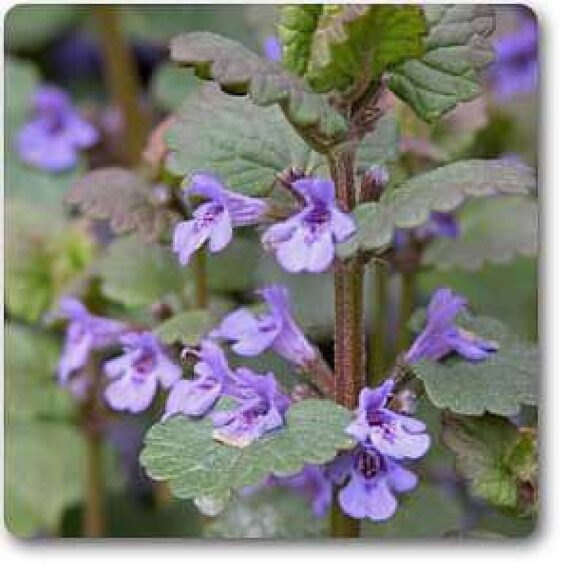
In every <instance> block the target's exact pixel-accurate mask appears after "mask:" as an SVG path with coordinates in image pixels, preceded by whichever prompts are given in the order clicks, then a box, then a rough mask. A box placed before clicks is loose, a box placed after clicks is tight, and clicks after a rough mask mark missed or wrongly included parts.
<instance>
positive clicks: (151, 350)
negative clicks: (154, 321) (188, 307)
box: [104, 332, 182, 414]
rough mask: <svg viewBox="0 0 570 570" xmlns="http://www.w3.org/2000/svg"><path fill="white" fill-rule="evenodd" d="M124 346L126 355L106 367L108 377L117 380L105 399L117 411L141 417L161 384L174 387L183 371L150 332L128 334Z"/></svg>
mask: <svg viewBox="0 0 570 570" xmlns="http://www.w3.org/2000/svg"><path fill="white" fill-rule="evenodd" d="M121 343H122V344H123V349H124V354H123V355H122V356H119V357H117V358H113V359H112V360H109V361H107V362H106V363H105V366H104V372H105V374H106V375H107V376H108V377H109V378H110V379H111V380H113V382H111V384H109V386H107V389H106V390H105V399H106V400H107V403H108V404H109V406H110V407H111V408H113V409H114V410H126V411H128V412H131V413H133V414H137V413H139V412H142V411H144V410H146V409H147V408H148V407H149V406H150V404H151V402H152V400H153V399H154V396H155V394H156V391H157V389H158V386H159V384H160V385H161V386H162V387H163V388H170V387H171V386H172V385H173V384H174V382H176V381H177V380H179V379H180V377H181V375H182V370H181V369H180V367H179V366H177V365H176V364H174V363H173V362H172V361H171V360H170V359H169V358H168V356H167V355H166V354H165V353H164V350H163V348H162V347H161V345H160V343H159V341H158V339H157V338H156V337H155V336H154V335H153V334H152V333H150V332H142V333H135V332H131V333H127V334H124V335H123V336H122V337H121Z"/></svg>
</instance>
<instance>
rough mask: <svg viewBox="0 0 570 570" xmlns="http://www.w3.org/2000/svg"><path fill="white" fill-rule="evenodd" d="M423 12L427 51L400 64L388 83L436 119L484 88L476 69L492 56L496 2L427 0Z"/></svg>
mask: <svg viewBox="0 0 570 570" xmlns="http://www.w3.org/2000/svg"><path fill="white" fill-rule="evenodd" d="M424 12H425V15H426V19H427V22H428V35H427V37H426V38H425V40H424V43H425V48H426V53H425V54H424V55H423V56H422V57H421V58H419V59H413V60H409V61H406V62H404V63H403V64H402V65H400V66H399V67H397V68H396V69H395V70H394V71H393V72H392V74H391V77H390V82H389V87H390V89H391V90H392V91H394V93H396V95H398V97H400V98H401V99H402V100H403V101H405V102H406V103H407V104H408V105H410V107H412V109H413V110H414V111H415V112H416V113H417V114H418V115H419V116H420V117H421V118H422V119H424V120H426V121H432V120H434V119H437V118H438V117H439V116H440V115H441V114H442V113H445V112H446V111H449V110H450V109H452V108H453V107H454V106H455V105H456V104H457V103H459V102H462V101H470V100H471V99H474V98H475V97H477V95H479V94H480V92H481V89H480V86H479V78H478V72H479V71H480V70H481V69H482V68H483V67H485V66H486V65H487V64H488V63H490V61H492V59H493V48H492V45H491V42H490V39H489V36H490V35H491V33H492V32H493V29H494V26H495V23H494V7H493V6H486V5H483V4H456V5H453V4H449V5H440V4H428V5H426V6H424Z"/></svg>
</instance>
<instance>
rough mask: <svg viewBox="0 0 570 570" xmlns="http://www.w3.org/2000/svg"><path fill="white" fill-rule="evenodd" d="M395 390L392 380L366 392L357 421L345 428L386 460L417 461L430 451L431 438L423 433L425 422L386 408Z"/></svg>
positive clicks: (363, 390) (362, 398) (361, 397)
mask: <svg viewBox="0 0 570 570" xmlns="http://www.w3.org/2000/svg"><path fill="white" fill-rule="evenodd" d="M393 388H394V380H393V379H392V378H389V379H388V380H386V382H384V383H383V384H382V386H380V387H379V388H376V389H371V388H363V389H362V391H361V392H360V398H359V402H358V409H357V411H356V419H355V420H354V421H353V422H352V423H351V424H350V425H349V426H348V427H347V428H346V433H348V434H349V435H352V436H353V437H355V438H356V439H357V440H358V441H359V442H360V443H365V444H369V445H371V446H372V447H374V448H375V449H376V450H377V451H378V452H380V453H382V454H383V455H385V456H387V457H391V458H393V459H418V458H420V457H421V456H422V455H424V453H425V452H426V451H427V450H428V449H429V446H430V437H429V435H427V434H426V433H424V432H425V429H426V426H425V424H424V423H423V422H421V421H419V420H416V419H414V418H411V417H409V416H405V415H402V414H397V413H396V412H393V411H392V410H389V409H388V408H387V404H388V399H389V397H390V396H391V394H392V390H393Z"/></svg>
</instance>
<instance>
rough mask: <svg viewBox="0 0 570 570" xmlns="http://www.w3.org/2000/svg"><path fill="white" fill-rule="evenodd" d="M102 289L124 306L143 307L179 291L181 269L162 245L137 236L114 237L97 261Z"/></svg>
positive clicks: (181, 285) (183, 276)
mask: <svg viewBox="0 0 570 570" xmlns="http://www.w3.org/2000/svg"><path fill="white" fill-rule="evenodd" d="M99 274H100V276H101V279H102V282H103V283H102V289H103V293H104V294H105V295H106V296H107V297H108V298H109V299H112V300H113V301H117V302H119V303H122V304H123V305H125V306H127V307H144V306H148V305H151V304H153V303H157V302H160V301H163V300H165V298H167V297H168V296H171V295H180V294H181V293H182V291H183V289H184V286H185V271H184V269H183V268H182V267H180V266H179V265H178V263H177V261H176V259H175V258H174V255H173V254H172V253H171V252H170V251H169V250H168V249H167V248H166V247H164V246H161V245H158V244H154V243H153V244H148V243H143V242H141V240H140V238H138V236H128V237H125V238H121V239H117V240H115V241H114V242H113V243H112V244H111V245H110V246H109V250H108V251H107V252H106V255H105V256H104V257H103V258H102V259H101V261H100V263H99Z"/></svg>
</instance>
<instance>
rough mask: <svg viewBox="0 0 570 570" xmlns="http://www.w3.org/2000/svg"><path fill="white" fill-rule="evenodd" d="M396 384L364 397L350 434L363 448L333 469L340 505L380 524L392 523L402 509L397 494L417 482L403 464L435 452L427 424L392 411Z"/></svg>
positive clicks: (353, 514) (367, 392) (388, 382)
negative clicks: (395, 514) (432, 449)
mask: <svg viewBox="0 0 570 570" xmlns="http://www.w3.org/2000/svg"><path fill="white" fill-rule="evenodd" d="M393 389H394V380H393V379H391V378H390V379H388V380H386V381H385V382H384V383H383V384H382V386H380V387H379V388H377V389H374V390H373V389H370V388H364V389H363V390H362V392H361V393H360V399H359V404H358V409H357V410H356V419H355V420H354V421H353V422H352V423H351V424H350V425H349V426H348V427H347V429H346V431H347V433H348V434H349V435H352V436H353V437H354V438H355V439H356V441H357V442H358V445H357V446H356V448H355V449H354V450H352V451H351V452H349V453H346V454H344V455H341V456H340V457H339V458H338V459H337V461H336V462H335V463H333V465H332V466H331V468H330V473H331V477H332V478H333V480H334V481H335V482H336V483H337V484H344V483H346V481H347V480H348V483H347V484H346V486H344V487H343V488H342V489H341V491H340V492H339V504H340V506H341V507H342V509H343V510H344V511H345V512H346V513H347V514H348V515H350V516H351V517H354V518H357V519H361V518H364V517H368V518H370V519H372V520H375V521H381V520H385V519H388V518H390V517H391V516H392V515H393V514H394V512H395V511H396V507H397V504H398V503H397V500H396V498H395V496H394V493H403V492H406V491H411V490H412V489H413V488H414V487H415V485H416V483H417V477H416V475H415V474H413V473H412V472H410V471H408V470H407V469H405V468H404V467H403V466H402V465H401V464H400V462H401V461H402V460H406V459H419V458H420V457H422V456H423V455H424V454H425V453H426V451H427V450H428V449H429V446H430V437H429V435H427V434H426V433H425V429H426V426H425V424H424V423H423V422H421V421H419V420H417V419H414V418H411V417H409V416H406V415H402V414H397V413H396V412H393V411H392V410H390V409H389V407H388V403H389V399H390V396H391V395H392V391H393Z"/></svg>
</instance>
